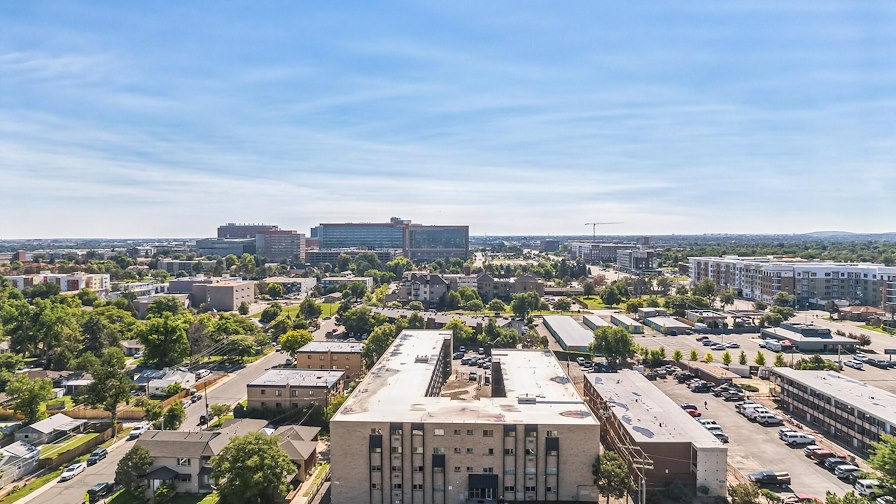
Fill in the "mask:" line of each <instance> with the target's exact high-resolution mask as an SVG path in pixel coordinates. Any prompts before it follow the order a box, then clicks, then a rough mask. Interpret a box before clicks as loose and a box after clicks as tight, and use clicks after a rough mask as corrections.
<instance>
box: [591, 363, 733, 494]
mask: <svg viewBox="0 0 896 504" xmlns="http://www.w3.org/2000/svg"><path fill="white" fill-rule="evenodd" d="M584 387H585V389H584V390H585V401H586V402H587V403H588V406H589V407H590V408H591V410H592V411H593V412H594V414H595V415H597V416H598V417H599V418H603V425H602V426H601V441H602V442H603V444H604V446H605V447H606V448H608V449H613V450H616V451H617V452H619V453H626V454H630V457H629V460H627V461H626V462H627V463H628V464H629V465H630V466H632V465H633V464H635V463H640V464H642V465H643V466H644V467H645V469H644V476H645V480H646V481H645V482H646V486H647V488H648V489H659V488H663V487H665V486H666V485H668V484H669V483H672V482H673V481H679V482H681V483H682V484H683V485H684V486H685V487H686V488H689V489H690V490H691V491H692V492H693V491H695V490H696V489H697V488H698V487H700V486H705V487H707V488H708V489H709V495H717V496H722V497H724V496H725V495H727V484H726V483H727V475H728V448H726V447H725V445H723V444H722V443H721V442H720V441H719V440H718V439H716V437H715V436H713V435H712V434H711V433H710V432H709V431H707V430H706V429H704V428H703V426H701V425H700V424H699V423H697V422H695V421H694V419H693V418H691V416H690V415H688V414H687V413H686V412H685V411H684V410H682V409H681V408H680V407H679V406H678V405H677V404H676V403H675V401H673V400H672V399H671V398H669V397H668V396H667V395H665V394H664V393H663V392H662V391H661V390H660V389H658V388H656V386H654V385H653V384H652V383H650V381H648V380H647V378H645V377H644V376H643V375H642V374H641V373H638V372H637V371H632V370H628V369H623V370H621V371H619V372H618V373H611V374H601V373H596V374H591V373H589V374H587V375H585V385H584Z"/></svg>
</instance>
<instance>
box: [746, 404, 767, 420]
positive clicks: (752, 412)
mask: <svg viewBox="0 0 896 504" xmlns="http://www.w3.org/2000/svg"><path fill="white" fill-rule="evenodd" d="M766 413H769V414H771V411H769V410H768V408H765V407H762V406H760V407H758V408H750V409H748V410H747V412H746V413H744V416H745V417H747V418H748V419H749V420H750V421H751V422H755V421H756V420H757V419H758V418H759V415H764V414H766Z"/></svg>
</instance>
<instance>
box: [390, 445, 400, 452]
mask: <svg viewBox="0 0 896 504" xmlns="http://www.w3.org/2000/svg"><path fill="white" fill-rule="evenodd" d="M392 453H401V447H400V446H393V447H392Z"/></svg>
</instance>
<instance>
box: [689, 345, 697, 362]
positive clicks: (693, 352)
mask: <svg viewBox="0 0 896 504" xmlns="http://www.w3.org/2000/svg"><path fill="white" fill-rule="evenodd" d="M699 358H700V356H699V355H698V354H697V351H696V350H694V349H693V348H692V349H691V353H690V355H688V360H689V361H691V362H696V361H697V360H698V359H699Z"/></svg>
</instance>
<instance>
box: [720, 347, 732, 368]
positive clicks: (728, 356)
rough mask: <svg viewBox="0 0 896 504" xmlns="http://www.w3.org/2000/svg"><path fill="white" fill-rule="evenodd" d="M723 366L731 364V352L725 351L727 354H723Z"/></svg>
mask: <svg viewBox="0 0 896 504" xmlns="http://www.w3.org/2000/svg"><path fill="white" fill-rule="evenodd" d="M722 364H724V365H726V366H728V365H730V364H731V352H729V351H728V350H725V353H723V354H722Z"/></svg>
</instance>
